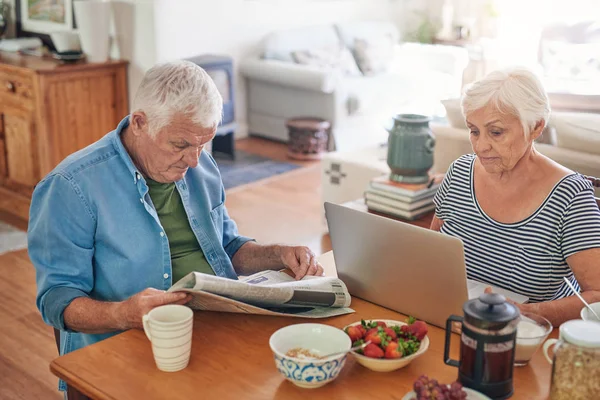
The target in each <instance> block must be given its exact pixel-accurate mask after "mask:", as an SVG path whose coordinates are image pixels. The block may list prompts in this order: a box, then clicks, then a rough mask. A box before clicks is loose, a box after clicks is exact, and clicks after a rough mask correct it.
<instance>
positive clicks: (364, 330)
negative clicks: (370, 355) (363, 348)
mask: <svg viewBox="0 0 600 400" xmlns="http://www.w3.org/2000/svg"><path fill="white" fill-rule="evenodd" d="M356 327H357V328H358V329H359V330H360V333H361V335H362V337H365V336H367V328H365V327H364V326H362V325H356Z"/></svg>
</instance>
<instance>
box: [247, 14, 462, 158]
mask: <svg viewBox="0 0 600 400" xmlns="http://www.w3.org/2000/svg"><path fill="white" fill-rule="evenodd" d="M390 38H391V40H392V45H391V46H390V49H391V52H392V54H390V55H389V58H390V63H389V68H388V69H387V70H386V71H385V72H382V73H379V74H376V75H363V74H362V73H359V74H355V75H348V74H344V72H342V70H340V68H328V67H319V66H314V65H303V64H299V63H297V61H298V60H295V59H294V57H292V54H293V53H294V52H296V51H299V50H310V49H319V48H320V49H324V48H332V47H333V46H336V45H340V46H345V47H346V48H347V49H349V50H350V53H351V54H353V55H354V56H355V58H356V49H355V45H356V43H357V40H361V39H362V40H368V41H369V42H372V43H381V41H385V40H390ZM260 47H261V48H260V50H259V51H258V52H257V53H256V54H254V55H252V56H250V57H248V58H246V59H244V60H242V62H241V63H240V72H241V74H242V75H243V76H245V78H246V83H247V104H248V110H247V111H248V124H249V132H250V134H251V135H258V136H262V137H266V138H270V139H275V140H279V141H287V139H288V136H287V135H288V133H287V130H286V128H285V121H286V119H288V118H293V117H299V116H309V117H318V118H324V119H326V120H328V121H330V122H331V124H332V134H333V139H334V140H333V141H331V142H332V143H333V144H334V145H335V148H336V149H337V150H341V151H351V150H355V149H358V148H361V147H364V146H365V145H369V144H371V145H375V144H380V143H385V142H386V140H387V132H386V131H385V129H384V128H383V127H384V125H385V123H386V121H387V120H389V119H390V118H391V116H393V115H394V114H397V113H400V112H417V113H424V114H428V115H434V114H438V113H439V114H441V115H443V113H444V111H443V108H442V107H441V104H440V103H439V101H440V100H441V99H444V98H448V97H455V96H458V95H459V94H460V90H461V86H462V74H463V71H464V69H465V68H466V65H467V63H468V54H467V51H466V50H465V49H462V48H458V47H451V46H436V45H424V44H417V43H401V42H400V40H399V33H398V30H397V28H396V27H395V26H394V25H393V24H391V23H386V22H355V23H344V24H337V25H327V26H311V27H305V28H296V29H291V30H283V31H277V32H273V33H271V34H270V35H268V36H267V37H266V38H265V39H264V41H263V43H262V44H261V46H260ZM294 54H295V53H294Z"/></svg>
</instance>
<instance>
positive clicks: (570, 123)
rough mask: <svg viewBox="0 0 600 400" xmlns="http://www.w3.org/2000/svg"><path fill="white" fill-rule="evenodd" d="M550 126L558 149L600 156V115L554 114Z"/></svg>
mask: <svg viewBox="0 0 600 400" xmlns="http://www.w3.org/2000/svg"><path fill="white" fill-rule="evenodd" d="M550 125H552V126H553V127H554V128H555V129H556V139H557V146H558V147H562V148H565V149H569V150H575V151H580V152H584V153H590V154H598V155H600V114H588V113H554V114H553V115H552V116H551V119H550Z"/></svg>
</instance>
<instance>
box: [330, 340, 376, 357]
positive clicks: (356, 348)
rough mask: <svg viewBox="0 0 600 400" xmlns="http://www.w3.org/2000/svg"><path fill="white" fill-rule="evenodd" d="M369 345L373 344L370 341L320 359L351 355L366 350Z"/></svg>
mask: <svg viewBox="0 0 600 400" xmlns="http://www.w3.org/2000/svg"><path fill="white" fill-rule="evenodd" d="M369 344H371V341H370V340H368V341H366V342H364V343H363V344H359V345H358V346H354V347H350V348H349V349H348V350H344V351H337V352H335V353H331V354H327V355H326V356H321V357H320V358H329V357H332V356H338V355H341V354H346V353H350V352H351V351H356V350H360V349H364V348H365V347H367V345H369Z"/></svg>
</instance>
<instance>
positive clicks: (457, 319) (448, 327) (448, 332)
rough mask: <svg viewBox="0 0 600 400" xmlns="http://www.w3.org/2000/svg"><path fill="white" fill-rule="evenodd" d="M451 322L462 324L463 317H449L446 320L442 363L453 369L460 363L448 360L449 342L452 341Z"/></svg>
mask: <svg viewBox="0 0 600 400" xmlns="http://www.w3.org/2000/svg"><path fill="white" fill-rule="evenodd" d="M452 322H460V323H461V324H462V322H463V317H459V316H457V315H451V316H450V318H448V319H447V320H446V340H445V342H444V363H445V364H448V365H451V366H453V367H458V366H459V365H460V363H459V362H458V361H457V360H453V359H451V358H450V341H451V340H452V336H451V335H452Z"/></svg>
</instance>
